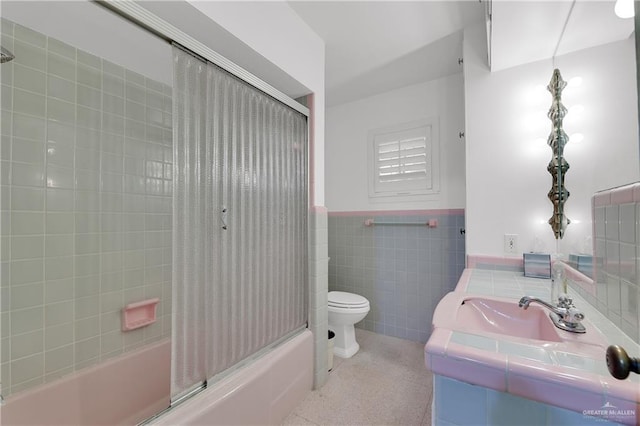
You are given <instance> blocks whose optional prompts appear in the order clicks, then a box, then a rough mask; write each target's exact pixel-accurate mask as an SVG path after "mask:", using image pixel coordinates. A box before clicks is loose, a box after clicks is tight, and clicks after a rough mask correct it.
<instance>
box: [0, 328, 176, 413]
mask: <svg viewBox="0 0 640 426" xmlns="http://www.w3.org/2000/svg"><path fill="white" fill-rule="evenodd" d="M170 372H171V341H170V340H168V339H166V340H163V341H161V342H158V343H154V344H151V345H149V346H146V347H144V348H143V349H140V350H138V351H134V352H129V353H127V354H125V355H123V356H120V357H117V358H113V359H112V360H109V361H107V362H104V363H102V364H100V365H98V366H95V367H91V368H88V369H86V370H83V371H81V372H79V373H77V374H73V375H71V376H67V377H65V378H63V379H60V380H57V381H55V382H51V383H49V384H46V385H44V386H39V387H37V388H35V389H33V390H30V391H27V392H24V393H21V394H17V395H15V396H12V397H9V398H8V399H7V400H6V401H5V404H4V405H3V406H2V408H1V410H0V423H1V424H2V425H35V424H37V425H115V424H118V425H126V424H131V425H134V424H137V423H139V422H140V421H142V420H144V419H146V418H148V417H150V416H152V415H154V414H156V413H158V412H160V411H162V410H163V409H165V408H166V407H168V406H169V394H170Z"/></svg>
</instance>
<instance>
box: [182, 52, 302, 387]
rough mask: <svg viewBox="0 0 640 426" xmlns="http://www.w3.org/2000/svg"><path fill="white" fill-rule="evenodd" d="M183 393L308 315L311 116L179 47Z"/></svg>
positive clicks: (276, 336)
mask: <svg viewBox="0 0 640 426" xmlns="http://www.w3.org/2000/svg"><path fill="white" fill-rule="evenodd" d="M173 90H174V92H173V117H174V119H173V120H174V123H173V124H174V126H173V129H174V130H173V132H174V133H173V136H174V164H175V166H174V167H175V169H174V207H173V323H172V326H173V331H172V397H174V399H175V397H177V396H179V395H181V394H184V393H185V392H188V391H189V390H190V389H191V388H193V387H194V386H197V385H199V384H201V383H202V382H203V381H205V380H210V379H211V378H212V377H214V376H215V375H217V374H218V373H221V372H223V371H225V370H228V369H229V368H231V367H233V366H234V365H236V364H237V363H238V362H239V361H241V360H243V359H246V358H247V357H249V356H251V355H252V354H254V353H256V352H257V351H259V350H260V349H262V348H264V347H266V346H268V345H269V344H270V343H273V342H275V341H277V340H278V339H279V338H282V337H283V336H286V335H287V334H288V333H290V332H292V331H293V330H296V329H297V328H300V327H301V326H303V325H304V324H305V323H306V320H307V122H306V117H305V116H304V115H302V114H300V113H298V112H297V111H294V110H293V109H291V108H289V107H287V106H285V105H284V104H282V103H280V102H279V101H276V100H275V99H273V98H271V97H270V96H268V95H266V94H264V93H263V92H261V91H259V90H257V89H256V88H254V87H253V86H251V85H249V84H248V83H246V82H244V81H242V80H240V79H238V78H236V77H234V76H233V75H231V74H229V73H228V72H226V71H224V70H222V69H221V68H219V67H217V66H215V65H213V64H211V63H207V62H204V61H202V60H201V59H199V58H196V57H195V56H193V55H192V54H190V53H188V52H186V51H184V50H182V49H181V48H180V47H178V46H175V47H174V88H173Z"/></svg>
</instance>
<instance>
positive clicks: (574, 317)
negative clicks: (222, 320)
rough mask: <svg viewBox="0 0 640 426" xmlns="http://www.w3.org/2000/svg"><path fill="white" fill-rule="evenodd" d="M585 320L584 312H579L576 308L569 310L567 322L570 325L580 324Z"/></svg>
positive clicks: (571, 307) (572, 307)
mask: <svg viewBox="0 0 640 426" xmlns="http://www.w3.org/2000/svg"><path fill="white" fill-rule="evenodd" d="M583 319H584V314H583V313H582V311H579V310H578V309H577V308H576V307H575V306H570V307H569V308H568V309H567V319H566V321H567V322H569V323H573V324H575V323H578V322H580V321H582V320H583Z"/></svg>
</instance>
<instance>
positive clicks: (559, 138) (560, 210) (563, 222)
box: [547, 68, 571, 240]
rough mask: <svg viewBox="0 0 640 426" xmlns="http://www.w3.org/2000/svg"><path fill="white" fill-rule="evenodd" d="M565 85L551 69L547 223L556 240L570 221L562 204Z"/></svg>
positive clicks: (564, 198)
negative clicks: (550, 211) (549, 209)
mask: <svg viewBox="0 0 640 426" xmlns="http://www.w3.org/2000/svg"><path fill="white" fill-rule="evenodd" d="M565 87H567V82H566V81H564V80H563V79H562V75H560V70H559V69H557V68H556V69H554V70H553V75H552V76H551V81H550V82H549V85H548V86H547V90H548V91H549V92H550V93H551V97H552V103H551V108H549V112H548V114H547V116H548V117H549V119H550V120H551V134H550V135H549V138H548V139H547V143H548V144H549V146H550V147H551V149H552V151H553V156H552V157H551V161H550V162H549V165H548V166H547V171H548V172H549V173H550V174H551V177H552V181H553V184H552V186H551V190H550V191H549V193H548V194H547V196H548V197H549V200H550V201H551V203H553V216H551V219H549V225H551V229H553V234H554V236H555V237H556V240H560V239H562V237H563V236H564V232H565V230H566V229H567V225H569V224H570V223H571V221H570V220H569V218H567V216H565V214H564V204H565V202H566V201H567V198H569V191H567V189H566V188H565V186H564V176H565V174H566V173H567V170H569V163H567V160H565V159H564V147H565V145H566V144H567V142H569V137H568V136H567V134H566V133H565V132H564V130H563V129H562V120H563V119H564V117H565V115H566V114H567V108H565V106H564V105H562V90H563V89H564V88H565Z"/></svg>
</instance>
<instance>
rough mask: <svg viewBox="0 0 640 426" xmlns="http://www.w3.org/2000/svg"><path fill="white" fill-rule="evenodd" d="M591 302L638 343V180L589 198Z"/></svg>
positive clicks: (639, 289) (639, 217)
mask: <svg viewBox="0 0 640 426" xmlns="http://www.w3.org/2000/svg"><path fill="white" fill-rule="evenodd" d="M592 206H593V219H594V220H593V223H594V225H593V228H594V229H593V235H594V244H595V247H594V253H595V262H594V273H595V275H594V278H595V283H596V286H595V295H594V296H595V297H594V298H595V305H596V307H597V308H598V310H599V311H600V312H602V313H603V314H604V315H606V316H607V317H608V318H609V319H610V320H611V321H612V322H613V323H614V324H615V325H616V326H618V327H619V328H620V329H621V330H622V331H623V332H624V333H625V334H627V335H628V336H629V337H631V338H632V339H633V340H634V341H636V342H638V343H640V331H639V329H640V313H639V312H640V310H639V309H638V302H639V301H640V285H639V281H638V270H639V268H640V262H639V260H638V255H640V223H639V221H640V183H635V184H631V185H626V186H623V187H619V188H614V189H611V190H607V191H602V192H598V193H597V194H595V195H594V196H593V198H592Z"/></svg>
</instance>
